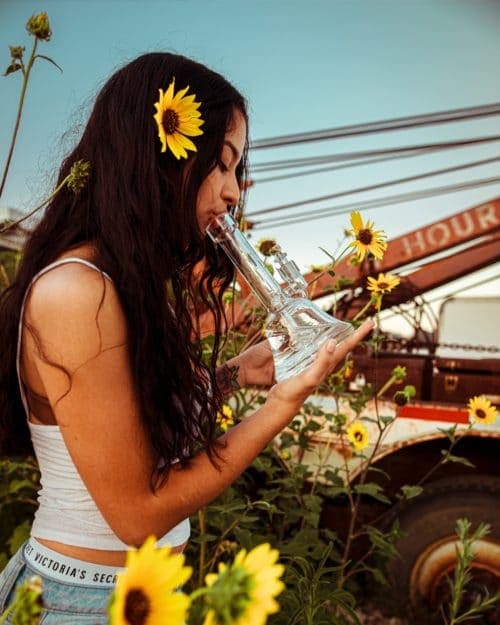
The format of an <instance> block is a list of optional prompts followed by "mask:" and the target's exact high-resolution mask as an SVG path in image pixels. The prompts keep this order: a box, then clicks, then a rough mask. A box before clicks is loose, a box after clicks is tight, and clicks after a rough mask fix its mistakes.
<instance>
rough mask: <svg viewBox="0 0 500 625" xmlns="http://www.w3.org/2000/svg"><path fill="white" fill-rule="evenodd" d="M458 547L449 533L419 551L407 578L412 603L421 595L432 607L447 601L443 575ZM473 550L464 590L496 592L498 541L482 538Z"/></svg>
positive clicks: (499, 577) (499, 557)
mask: <svg viewBox="0 0 500 625" xmlns="http://www.w3.org/2000/svg"><path fill="white" fill-rule="evenodd" d="M458 546H459V542H458V540H457V537H456V535H450V536H447V537H446V538H443V539H441V540H439V541H436V542H434V543H432V544H431V545H429V546H428V547H427V548H426V549H425V551H423V552H422V553H421V554H420V556H419V557H418V559H417V561H416V562H415V565H414V566H413V569H412V572H411V578H410V594H411V600H412V602H413V603H414V604H416V603H418V601H419V600H421V599H422V598H424V599H425V600H426V602H427V603H428V604H429V605H430V606H431V607H433V608H437V607H438V606H439V605H440V604H444V603H446V602H447V600H448V599H449V597H450V591H449V585H448V582H447V578H448V576H450V575H452V574H453V570H454V569H455V564H456V560H457V557H456V549H457V548H458ZM473 553H474V560H473V562H472V565H471V576H472V580H471V582H470V584H469V585H468V593H469V594H471V595H474V594H476V589H477V591H478V592H481V594H484V588H485V587H486V588H487V589H488V590H489V591H490V592H496V590H498V588H499V587H500V544H499V543H498V542H496V541H494V540H488V539H487V538H483V539H481V540H478V541H476V542H475V543H474V545H473ZM464 600H465V601H466V597H464Z"/></svg>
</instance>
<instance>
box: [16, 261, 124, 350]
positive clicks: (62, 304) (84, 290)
mask: <svg viewBox="0 0 500 625" xmlns="http://www.w3.org/2000/svg"><path fill="white" fill-rule="evenodd" d="M25 319H26V321H27V322H28V323H29V324H30V325H31V326H34V327H35V329H36V331H37V332H38V333H39V334H40V336H41V338H42V340H43V339H44V338H46V339H48V340H49V342H50V343H51V344H53V345H54V346H61V347H62V346H65V345H67V344H68V342H70V343H71V344H75V338H76V336H79V337H80V339H81V340H80V341H78V343H80V345H81V346H82V347H84V346H85V343H86V341H88V342H89V344H93V343H94V342H95V340H98V341H99V342H101V341H103V340H104V343H105V344H108V345H109V344H117V343H121V342H123V341H125V338H126V322H125V318H124V314H123V310H122V307H121V304H120V300H119V297H118V293H117V290H116V287H115V285H114V284H113V282H112V281H111V280H109V279H108V278H106V277H105V276H104V274H102V273H101V272H100V271H96V270H95V269H92V268H91V267H88V266H86V265H83V264H81V263H74V262H71V263H64V264H62V265H59V266H57V267H54V268H53V269H50V270H49V271H47V272H46V273H44V274H43V275H42V276H40V277H39V278H37V280H35V282H34V283H33V285H32V287H31V289H30V293H29V297H28V299H27V302H26V310H25ZM96 332H97V335H98V337H97V339H96ZM75 355H76V354H75Z"/></svg>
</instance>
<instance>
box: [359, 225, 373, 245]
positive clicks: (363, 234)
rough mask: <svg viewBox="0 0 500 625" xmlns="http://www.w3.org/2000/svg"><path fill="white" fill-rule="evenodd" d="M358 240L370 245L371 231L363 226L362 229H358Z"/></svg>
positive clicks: (371, 239)
mask: <svg viewBox="0 0 500 625" xmlns="http://www.w3.org/2000/svg"><path fill="white" fill-rule="evenodd" d="M358 241H361V243H363V245H370V243H371V242H372V241H373V234H372V231H371V230H370V229H368V228H363V230H360V231H359V233H358Z"/></svg>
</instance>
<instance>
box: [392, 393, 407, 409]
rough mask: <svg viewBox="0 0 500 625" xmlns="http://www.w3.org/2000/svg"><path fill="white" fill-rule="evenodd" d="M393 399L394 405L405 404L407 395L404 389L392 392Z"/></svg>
mask: <svg viewBox="0 0 500 625" xmlns="http://www.w3.org/2000/svg"><path fill="white" fill-rule="evenodd" d="M393 399H394V403H395V404H396V406H406V404H407V403H408V396H407V395H406V393H405V392H404V391H397V392H396V393H394V397H393Z"/></svg>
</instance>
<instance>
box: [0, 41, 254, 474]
mask: <svg viewBox="0 0 500 625" xmlns="http://www.w3.org/2000/svg"><path fill="white" fill-rule="evenodd" d="M174 77H175V85H176V88H177V89H182V88H184V87H185V86H188V85H189V87H190V90H189V94H191V93H194V94H196V99H197V101H199V102H201V107H200V109H199V110H200V112H201V114H202V118H203V120H204V122H205V123H204V125H203V127H202V130H203V134H202V135H201V136H199V137H195V138H194V140H195V142H196V146H197V152H196V153H190V157H189V159H188V160H187V161H186V160H184V159H181V160H179V161H178V160H177V159H176V158H174V156H173V155H172V154H171V153H170V152H167V153H161V152H160V149H161V143H160V141H159V139H158V136H157V135H158V130H157V126H156V122H155V121H154V119H153V115H154V112H155V111H154V107H153V104H154V102H156V101H157V100H158V90H159V89H160V88H163V89H164V90H166V88H167V87H168V85H169V84H170V82H171V80H172V79H173V78H174ZM235 110H238V111H240V112H241V113H242V114H243V116H244V118H245V120H247V118H248V116H247V107H246V102H245V100H244V98H243V97H242V96H241V94H240V93H239V92H238V91H237V90H236V89H235V88H234V87H233V86H232V85H231V84H229V83H228V81H227V80H225V79H224V78H223V77H222V76H220V75H219V74H217V73H215V72H213V71H212V70H210V69H208V68H206V67H204V66H203V65H201V64H199V63H196V62H195V61H192V60H190V59H187V58H185V57H183V56H179V55H174V54H168V53H151V54H145V55H143V56H140V57H139V58H137V59H136V60H134V61H132V62H131V63H129V64H128V65H126V66H125V67H123V68H122V69H120V70H118V71H117V72H116V73H115V74H114V75H113V76H112V77H111V78H110V79H109V81H108V82H107V83H106V84H105V86H104V87H103V89H102V90H101V92H100V93H99V95H98V96H97V99H96V102H95V105H94V108H93V111H92V113H91V115H90V118H89V120H88V123H87V125H86V127H85V130H84V132H83V136H82V138H81V140H80V142H79V143H78V145H77V146H76V148H75V149H74V150H73V152H72V153H71V154H70V155H69V156H68V157H67V158H66V159H65V160H64V161H63V163H62V166H61V169H60V172H59V179H58V184H59V183H60V182H61V181H62V180H63V179H64V178H65V177H66V176H67V175H68V173H69V171H70V168H71V166H72V165H73V164H74V163H75V162H76V161H78V160H85V161H89V162H90V163H91V174H90V178H89V181H88V184H87V185H86V187H85V188H84V189H83V190H82V191H81V192H80V193H79V194H78V195H75V194H74V193H73V192H72V191H70V190H69V189H67V188H64V189H63V190H62V191H61V192H60V193H58V194H57V195H56V197H55V198H54V199H53V200H52V201H51V202H50V204H49V205H48V207H47V210H46V212H45V215H44V217H43V218H42V220H41V221H40V223H39V224H38V226H37V227H36V229H35V230H34V231H33V233H32V235H31V237H30V239H29V241H28V242H27V244H26V246H25V249H24V252H23V259H22V263H21V265H20V267H19V271H18V273H17V276H16V280H15V282H14V283H13V284H12V285H11V286H10V287H9V289H8V290H7V291H5V292H4V294H3V295H2V298H1V301H0V320H1V322H0V353H1V358H0V453H3V454H15V455H18V454H24V453H30V452H31V451H32V446H31V442H30V437H29V431H28V427H27V417H26V415H25V412H24V410H23V406H22V402H21V398H20V394H19V388H18V382H17V374H16V343H17V335H18V323H19V317H20V310H21V306H22V301H23V297H24V294H25V293H26V291H27V289H28V288H29V285H30V281H31V280H32V278H33V276H35V275H36V274H37V272H39V271H40V270H41V269H43V268H44V267H46V266H47V265H49V264H50V263H51V262H53V261H54V260H56V259H57V258H58V257H59V256H61V254H62V253H64V252H66V251H68V250H70V249H71V248H73V247H75V246H78V245H81V244H83V243H86V242H91V243H92V244H93V246H94V247H95V250H96V253H95V258H94V259H93V261H94V262H95V264H96V265H97V266H98V267H99V268H100V269H102V270H103V271H105V272H106V273H107V274H109V276H110V277H111V278H112V280H113V282H114V286H115V287H116V290H117V292H118V295H119V298H120V301H121V305H122V307H123V310H124V314H125V316H126V320H127V325H128V340H129V354H130V366H131V370H132V376H133V383H134V385H135V391H136V394H137V398H138V401H139V405H140V409H141V418H142V419H143V421H144V424H145V426H146V430H147V432H148V433H149V437H150V441H151V446H152V448H153V449H154V452H155V455H156V457H155V466H157V464H158V463H159V464H160V466H162V467H163V468H161V469H160V475H159V477H160V478H161V477H165V475H166V473H167V471H168V467H169V465H170V464H171V461H172V460H173V459H174V458H178V459H179V460H180V461H181V463H186V462H188V461H189V458H190V457H191V456H192V454H193V453H194V451H195V450H197V449H199V448H201V447H203V448H205V449H206V450H208V452H209V454H210V457H211V458H212V459H214V456H217V445H216V438H215V431H216V426H215V419H216V414H217V412H218V410H220V407H221V403H222V397H221V393H220V392H219V389H218V388H217V383H216V380H215V362H216V358H217V354H218V351H219V349H220V344H221V336H220V332H221V331H220V328H221V326H222V321H223V308H222V303H221V298H222V291H223V288H224V287H226V286H227V285H229V283H230V282H231V280H232V279H233V268H232V266H231V265H230V263H229V262H228V261H227V260H226V259H225V256H224V254H223V253H221V252H219V251H218V250H217V249H215V247H214V245H213V244H212V243H211V242H210V241H208V240H207V238H206V237H204V236H203V235H202V234H201V233H200V231H199V228H198V224H197V220H196V198H197V194H198V190H199V188H200V185H201V183H202V182H203V180H204V179H205V178H206V176H207V175H208V174H209V173H210V171H212V170H213V168H214V167H216V166H218V163H219V162H220V155H221V151H222V147H223V141H224V136H225V133H226V131H227V130H228V128H230V127H231V123H232V120H233V115H234V111H235ZM247 148H248V142H247V145H246V146H245V150H244V154H243V158H242V161H241V163H240V165H239V166H238V169H237V176H238V179H239V181H240V183H241V184H240V186H241V187H243V186H244V178H245V176H246V157H247ZM186 163H187V164H188V166H186ZM200 267H202V270H201V276H200ZM103 283H105V280H103ZM167 284H168V291H169V293H170V296H169V297H168V298H167V288H166V285H167ZM221 287H222V288H221ZM105 288H106V287H105V284H104V286H103V289H105ZM200 302H201V303H202V305H203V306H204V308H205V309H206V310H209V311H211V312H212V315H213V318H214V327H215V341H214V348H213V353H212V358H211V364H210V366H206V365H205V364H204V363H203V360H202V348H201V344H200V340H199V339H200V337H199V329H198V325H197V323H196V322H195V321H194V320H193V315H192V312H193V310H194V309H196V307H199V303H200ZM31 331H33V330H31ZM42 347H43V346H42ZM41 352H42V353H43V349H42V350H41ZM54 364H56V363H54ZM56 366H57V364H56ZM103 427H104V424H103ZM162 461H165V462H162Z"/></svg>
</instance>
